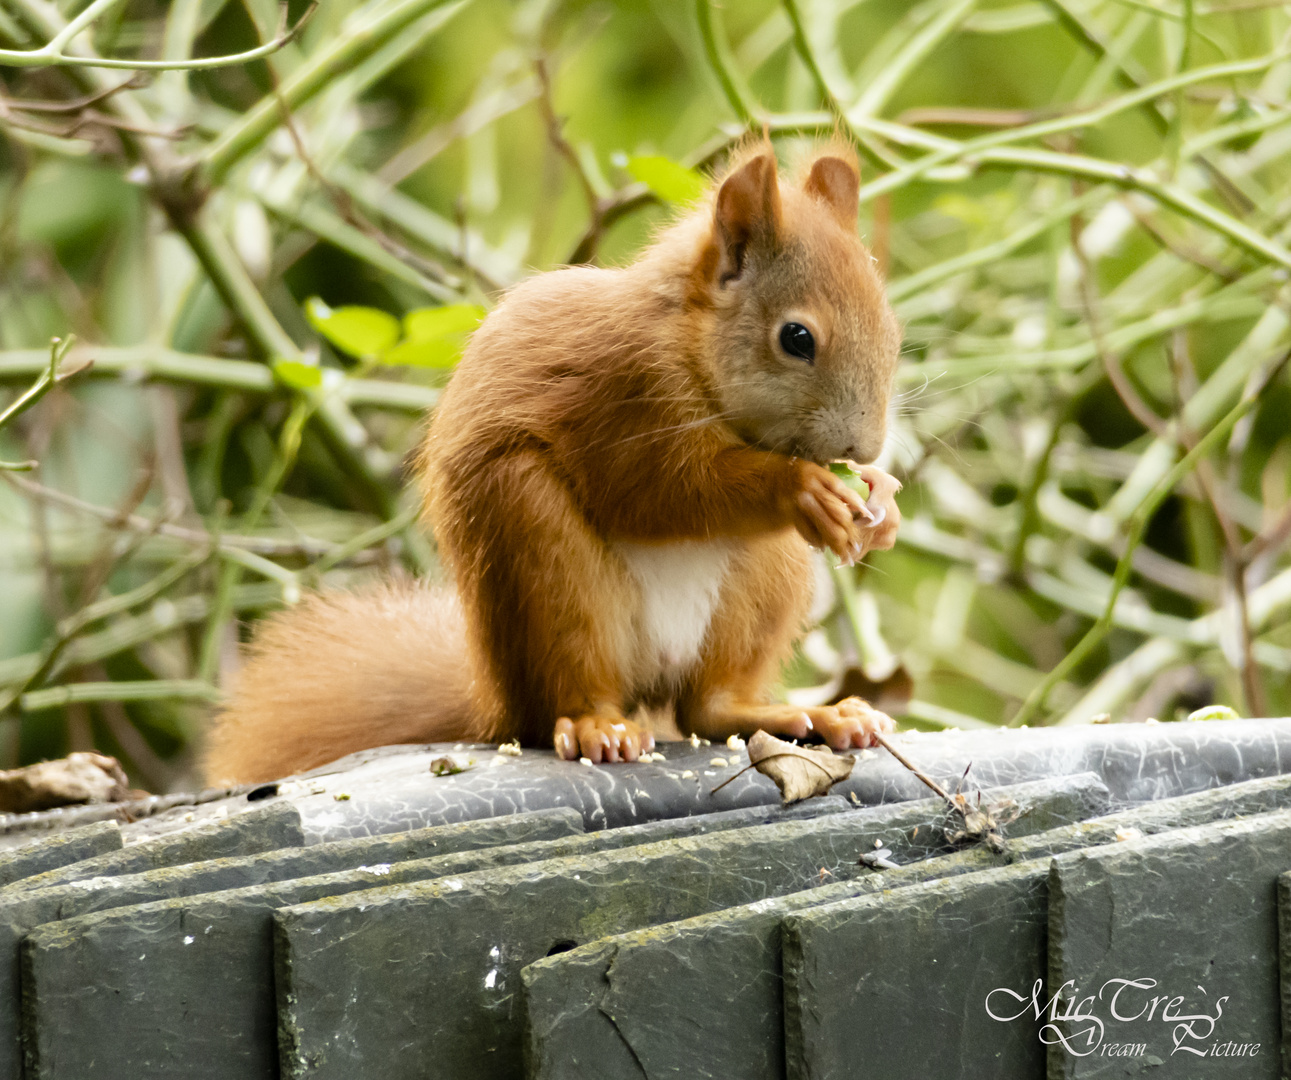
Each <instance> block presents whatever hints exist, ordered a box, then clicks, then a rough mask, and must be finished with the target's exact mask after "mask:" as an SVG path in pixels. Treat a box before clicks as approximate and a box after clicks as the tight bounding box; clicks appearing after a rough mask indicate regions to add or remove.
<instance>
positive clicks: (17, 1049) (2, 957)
mask: <svg viewBox="0 0 1291 1080" xmlns="http://www.w3.org/2000/svg"><path fill="white" fill-rule="evenodd" d="M91 827H92V828H95V829H99V828H102V829H105V830H110V831H112V832H115V831H116V826H115V825H110V826H109V825H102V826H91ZM582 830H583V819H582V817H581V816H579V815H578V814H577V813H576V812H575V811H573V810H540V811H536V812H535V813H532V814H520V815H514V816H511V817H504V818H489V819H487V820H484V821H473V822H464V823H462V824H460V825H442V826H438V827H436V828H431V829H418V830H415V831H412V832H407V833H390V834H386V835H384V836H379V837H364V838H361V839H358V840H339V841H336V842H334V843H330V844H316V845H314V846H313V847H307V848H285V849H283V850H278V851H267V852H262V853H260V854H256V855H243V856H237V857H234V858H225V859H210V860H208V861H206V862H199V863H188V864H184V865H181V866H176V867H166V868H164V869H161V870H151V871H147V872H144V873H140V874H125V875H121V876H119V877H104V876H100V877H92V878H89V879H87V880H81V881H76V882H71V883H64V884H61V885H53V886H49V887H47V888H43V889H29V890H12V891H9V892H3V893H0V1076H14V1077H16V1076H19V1075H20V1073H21V1070H22V1045H21V1039H20V1031H21V1026H20V1024H21V1020H20V1015H19V995H20V992H21V987H20V979H19V964H18V958H19V947H20V945H21V942H22V939H23V937H24V936H25V935H26V934H27V933H29V932H30V931H31V930H33V929H35V928H36V927H37V926H40V925H42V924H44V923H52V922H57V921H59V920H61V919H71V918H75V917H77V916H80V915H86V914H90V913H91V912H96V911H106V910H109V909H111V908H121V907H128V906H131V905H137V904H146V903H151V902H153V901H157V900H161V899H165V898H175V897H181V896H195V895H198V894H201V893H209V892H216V891H221V890H227V889H235V888H245V887H249V886H252V885H260V884H265V883H267V882H271V881H283V880H289V879H291V878H298V877H305V876H307V875H308V876H313V875H318V874H325V873H335V872H338V871H341V870H345V869H354V868H356V867H360V866H365V865H367V866H371V865H374V864H375V865H378V866H379V865H380V864H383V863H394V862H406V861H409V860H412V859H424V858H427V857H430V856H433V855H436V854H440V855H443V854H450V853H453V852H457V851H470V850H474V849H477V848H485V847H494V846H498V845H502V844H516V843H521V842H527V841H539V840H547V839H555V838H558V837H562V836H570V835H578V834H581V833H582ZM68 835H72V834H70V833H69V834H68ZM367 880H371V879H367Z"/></svg>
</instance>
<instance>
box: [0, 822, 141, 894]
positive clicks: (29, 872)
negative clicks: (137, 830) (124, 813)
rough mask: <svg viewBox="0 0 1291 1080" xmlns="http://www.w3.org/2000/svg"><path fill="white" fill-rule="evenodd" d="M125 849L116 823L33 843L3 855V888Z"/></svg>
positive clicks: (0, 861) (0, 867) (0, 874)
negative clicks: (122, 847)
mask: <svg viewBox="0 0 1291 1080" xmlns="http://www.w3.org/2000/svg"><path fill="white" fill-rule="evenodd" d="M120 850H121V830H120V829H119V828H118V827H117V823H116V822H115V821H112V822H107V821H101V822H98V823H96V824H94V825H84V826H82V827H81V828H79V829H69V830H68V831H67V832H65V833H59V834H58V835H56V836H48V837H43V838H41V839H39V840H33V841H32V842H31V843H29V844H24V845H23V846H22V847H16V848H10V849H9V850H8V851H4V852H0V888H3V887H4V886H6V885H12V884H13V883H14V882H15V881H21V880H22V879H23V878H29V877H34V876H35V875H37V874H44V873H46V872H47V871H50V870H57V869H58V868H59V867H62V866H66V865H68V864H69V863H76V862H81V861H82V860H84V859H92V858H94V857H95V856H96V855H105V854H107V853H108V852H110V851H120Z"/></svg>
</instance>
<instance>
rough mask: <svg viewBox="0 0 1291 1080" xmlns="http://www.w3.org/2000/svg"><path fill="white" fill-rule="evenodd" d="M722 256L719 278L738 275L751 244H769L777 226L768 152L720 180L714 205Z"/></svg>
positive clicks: (773, 178)
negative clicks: (720, 184)
mask: <svg viewBox="0 0 1291 1080" xmlns="http://www.w3.org/2000/svg"><path fill="white" fill-rule="evenodd" d="M713 216H714V221H715V224H716V226H717V242H718V247H719V248H720V252H721V257H720V260H719V264H718V280H719V281H721V282H722V283H723V284H724V283H725V282H727V281H731V280H732V279H734V278H737V277H739V276H740V274H741V273H742V272H743V270H744V262H745V255H746V254H747V252H748V249H749V247H750V246H755V245H758V244H768V245H769V244H771V243H773V242H774V241H775V237H776V233H777V232H778V231H779V229H780V183H779V180H778V179H777V177H776V162H775V156H774V155H773V154H770V153H765V154H758V155H757V157H754V158H751V159H750V160H749V161H747V162H745V163H744V164H743V165H741V166H740V167H739V168H738V169H736V170H735V172H733V173H731V175H730V176H728V177H727V178H726V179H725V180H724V181H723V182H722V186H721V188H720V189H719V190H718V192H717V203H716V206H715V208H714V215H713Z"/></svg>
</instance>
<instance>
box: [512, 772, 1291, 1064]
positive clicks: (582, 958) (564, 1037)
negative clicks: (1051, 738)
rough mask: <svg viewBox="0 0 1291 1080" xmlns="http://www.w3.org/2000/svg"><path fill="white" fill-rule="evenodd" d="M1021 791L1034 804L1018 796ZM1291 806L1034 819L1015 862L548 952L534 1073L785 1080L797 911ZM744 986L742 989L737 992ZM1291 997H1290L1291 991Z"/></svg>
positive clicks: (1273, 790)
mask: <svg viewBox="0 0 1291 1080" xmlns="http://www.w3.org/2000/svg"><path fill="white" fill-rule="evenodd" d="M1013 797H1014V798H1019V801H1023V799H1022V798H1021V797H1020V796H1019V794H1014V795H1013ZM1023 805H1025V802H1023ZM1287 807H1291V776H1277V777H1272V778H1269V779H1265V780H1250V781H1247V782H1245V783H1242V784H1235V785H1232V786H1231V787H1227V788H1223V789H1220V790H1216V791H1208V792H1201V793H1198V794H1195V795H1185V796H1182V797H1179V798H1176V799H1167V800H1163V801H1161V802H1158V803H1150V804H1147V805H1145V806H1141V807H1138V808H1136V809H1134V810H1131V811H1126V812H1122V813H1118V814H1113V815H1109V816H1107V817H1103V818H1099V819H1096V820H1093V821H1087V822H1084V823H1081V824H1076V825H1071V826H1067V827H1060V828H1057V829H1053V830H1051V831H1046V832H1036V833H1033V834H1031V835H1027V836H1025V837H1023V836H1022V834H1021V832H1020V831H1019V827H1025V826H1026V824H1027V821H1028V819H1027V818H1023V819H1021V820H1020V821H1019V822H1018V823H1017V824H1016V825H1014V826H1013V827H1011V828H1010V829H1009V830H1008V833H1009V834H1010V837H1011V838H1010V840H1009V851H1008V853H1007V854H1006V855H1005V856H995V855H993V854H992V853H991V852H990V851H989V850H987V849H985V848H980V847H979V848H971V849H968V850H966V851H962V852H958V853H956V854H954V855H949V856H943V857H939V858H931V859H928V860H927V861H925V862H919V863H915V864H913V865H910V866H905V867H903V868H902V869H900V870H895V871H882V872H880V873H874V874H871V875H869V876H868V877H863V878H858V879H855V880H853V881H844V882H836V883H834V884H831V885H825V886H823V887H820V888H816V889H809V890H806V891H804V892H800V893H794V894H791V895H789V896H785V897H780V898H777V899H773V900H763V901H759V902H757V903H754V904H749V905H745V906H743V907H737V908H728V909H726V910H724V911H719V912H715V913H713V914H711V915H702V916H699V917H696V918H693V919H687V920H683V921H680V922H675V923H669V924H665V925H662V926H657V927H651V928H649V929H646V930H639V931H634V932H630V933H627V934H620V935H614V936H611V937H607V938H603V939H602V940H600V941H598V942H594V943H592V944H589V945H585V946H582V947H580V948H577V949H574V950H572V951H570V952H564V953H560V954H558V955H556V956H552V957H549V958H546V959H543V960H539V961H537V962H536V963H534V964H531V965H530V966H528V967H527V968H525V970H524V972H523V978H524V982H525V990H526V995H525V996H526V1008H527V1012H528V1021H529V1031H528V1036H527V1041H526V1047H525V1050H526V1058H527V1072H526V1075H527V1076H529V1077H530V1080H582V1078H586V1080H639V1078H641V1077H643V1076H645V1077H649V1078H650V1080H656V1078H663V1077H677V1076H690V1077H697V1078H708V1077H711V1078H714V1080H725V1078H728V1077H739V1078H740V1080H781V1078H782V1077H783V1076H784V1044H783V1041H782V1034H781V1033H782V1031H783V1029H784V1011H783V999H782V983H781V970H782V968H781V952H780V922H781V919H782V918H783V916H784V915H786V914H787V913H789V912H792V911H799V910H802V909H804V908H808V907H814V906H816V905H820V904H825V903H831V902H834V901H838V900H842V899H847V898H849V897H852V896H856V895H865V894H868V893H871V892H875V891H879V890H882V889H889V890H890V889H895V888H899V887H902V886H905V885H909V884H912V883H915V882H919V881H924V880H932V879H936V878H942V877H950V876H952V875H955V874H963V873H969V872H972V871H980V870H984V869H987V868H990V867H993V866H1001V865H1004V864H1005V863H1006V862H1007V861H1009V860H1014V861H1023V860H1026V859H1037V858H1044V857H1047V856H1048V855H1051V854H1056V853H1058V852H1062V851H1070V850H1073V849H1075V848H1079V847H1084V846H1089V845H1095V844H1108V843H1113V842H1115V840H1116V833H1117V832H1118V830H1123V829H1130V828H1136V829H1138V830H1139V831H1140V832H1142V833H1144V834H1145V835H1148V834H1153V833H1158V832H1163V831H1165V830H1168V829H1177V828H1185V827H1189V826H1194V825H1199V824H1204V823H1208V822H1212V821H1217V820H1224V819H1230V818H1237V817H1243V816H1248V815H1252V814H1260V813H1265V812H1268V811H1272V810H1278V809H1283V808H1287ZM1288 910H1291V905H1288ZM1287 940H1288V941H1291V931H1289V932H1288V934H1287ZM1286 970H1288V971H1291V963H1289V964H1288V965H1287V968H1286ZM732 987H735V988H738V991H737V992H735V993H732V992H730V988H732ZM715 988H720V989H715ZM1286 1000H1289V1001H1291V993H1288V994H1287V996H1286ZM611 1016H613V1017H614V1021H613V1022H611V1021H610V1019H609V1018H610V1017H611ZM908 1030H909V1029H908V1028H907V1027H900V1028H898V1029H896V1031H895V1032H894V1037H895V1038H896V1039H898V1040H900V1039H903V1038H905V1036H906V1033H907V1032H908ZM1288 1030H1291V1020H1289V1022H1288ZM871 1038H872V1040H873V1041H874V1044H875V1046H876V1053H878V1052H879V1051H880V1050H881V1048H882V1045H883V1044H882V1038H881V1034H879V1033H871ZM965 1075H967V1074H965ZM992 1075H995V1074H992ZM998 1075H1004V1074H1003V1073H1000V1074H998Z"/></svg>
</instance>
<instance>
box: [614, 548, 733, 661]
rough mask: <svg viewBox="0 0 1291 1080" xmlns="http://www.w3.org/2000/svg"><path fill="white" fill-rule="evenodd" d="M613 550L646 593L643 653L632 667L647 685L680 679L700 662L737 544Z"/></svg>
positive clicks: (640, 633) (640, 631) (640, 624)
mask: <svg viewBox="0 0 1291 1080" xmlns="http://www.w3.org/2000/svg"><path fill="white" fill-rule="evenodd" d="M614 547H615V550H616V551H617V552H618V553H619V555H620V556H621V557H622V558H623V561H624V563H626V564H627V568H628V570H629V572H630V573H631V574H632V576H633V578H635V579H636V582H637V584H638V586H639V587H640V590H641V607H640V609H639V613H638V618H637V620H636V628H637V642H636V644H637V649H638V654H637V656H636V657H633V658H632V662H631V663H630V664H629V667H630V668H631V669H634V670H635V671H636V672H637V677H638V679H639V680H640V681H641V682H642V683H645V684H649V683H653V682H656V681H658V680H659V679H660V678H665V679H669V680H672V679H676V678H677V677H678V676H679V675H681V674H682V673H683V672H684V671H685V670H687V669H688V668H690V667H692V666H693V665H694V663H695V661H696V660H698V659H699V654H700V650H701V649H702V648H703V646H704V638H705V636H706V635H707V633H708V624H709V623H710V622H711V621H712V618H713V612H714V610H715V609H716V608H717V601H718V597H719V596H720V594H721V591H722V582H723V580H725V578H726V573H727V570H728V569H729V567H730V563H731V558H732V556H733V555H734V554H735V548H736V545H735V543H733V542H732V541H730V540H679V541H673V542H670V543H663V544H637V543H618V544H615V545H614Z"/></svg>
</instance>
